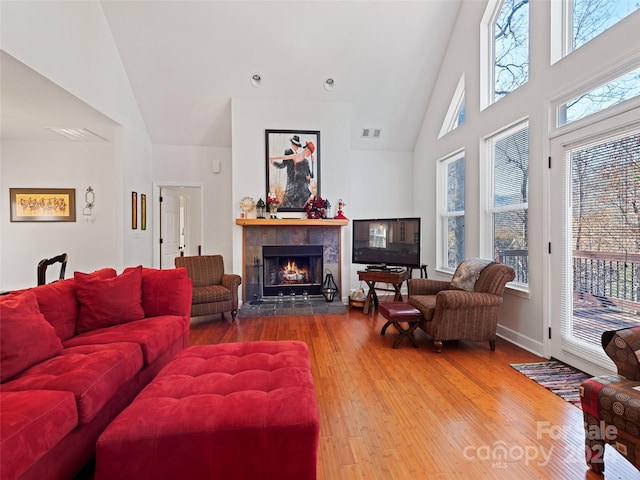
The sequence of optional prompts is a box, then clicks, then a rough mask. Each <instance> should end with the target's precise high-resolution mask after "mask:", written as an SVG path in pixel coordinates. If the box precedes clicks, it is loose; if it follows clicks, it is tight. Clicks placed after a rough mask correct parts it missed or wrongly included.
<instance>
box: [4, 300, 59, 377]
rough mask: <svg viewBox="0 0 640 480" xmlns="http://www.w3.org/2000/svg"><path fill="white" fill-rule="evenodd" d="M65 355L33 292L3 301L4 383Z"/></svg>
mask: <svg viewBox="0 0 640 480" xmlns="http://www.w3.org/2000/svg"><path fill="white" fill-rule="evenodd" d="M61 351H62V343H61V342H60V339H59V338H58V336H57V335H56V330H55V328H53V326H52V325H51V324H50V323H49V322H47V320H46V319H45V318H44V315H42V313H40V309H39V308H38V299H37V298H36V295H35V294H34V293H33V292H32V291H27V292H24V293H22V294H20V295H8V296H5V297H0V382H4V381H5V380H6V379H8V378H11V377H13V376H14V375H16V374H17V373H20V372H22V371H23V370H26V369H27V368H29V367H31V366H33V365H35V364H36V363H39V362H41V361H43V360H46V359H47V358H51V357H53V356H54V355H57V354H58V353H60V352H61Z"/></svg>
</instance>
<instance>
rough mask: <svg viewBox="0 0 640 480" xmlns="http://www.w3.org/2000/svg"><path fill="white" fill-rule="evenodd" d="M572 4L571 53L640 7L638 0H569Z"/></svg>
mask: <svg viewBox="0 0 640 480" xmlns="http://www.w3.org/2000/svg"><path fill="white" fill-rule="evenodd" d="M567 1H568V2H569V4H570V9H571V16H570V17H569V20H570V22H571V25H570V27H568V28H567V29H568V30H570V31H571V32H572V35H571V38H572V44H571V45H569V46H568V47H569V48H568V51H567V52H566V53H569V52H571V51H573V50H576V49H577V48H580V47H581V46H582V45H584V44H585V43H587V42H588V41H590V40H592V39H594V38H595V37H597V36H598V35H600V34H601V33H602V32H604V31H605V30H607V29H608V28H610V27H612V26H613V25H615V24H616V23H618V22H619V21H620V20H622V19H623V18H625V17H627V16H628V15H630V14H632V13H633V12H635V11H636V10H637V9H638V8H640V2H638V0H567Z"/></svg>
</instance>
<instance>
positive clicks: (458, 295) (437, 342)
mask: <svg viewBox="0 0 640 480" xmlns="http://www.w3.org/2000/svg"><path fill="white" fill-rule="evenodd" d="M463 264H464V261H463V262H462V263H461V265H463ZM459 268H460V267H459ZM514 278H515V272H514V270H513V268H511V267H509V266H507V265H504V264H501V263H491V264H489V265H487V266H486V267H484V269H483V270H482V271H481V272H480V274H479V276H478V278H477V280H476V281H475V285H474V286H473V291H466V290H460V289H456V288H454V287H452V285H451V282H447V281H442V280H432V279H428V278H414V279H409V281H408V285H409V300H408V301H409V303H410V304H411V305H413V306H414V307H415V308H417V309H418V310H420V312H421V313H422V319H421V320H420V321H419V323H418V327H419V328H421V329H422V330H424V331H425V332H426V333H427V334H428V335H429V336H431V337H432V338H433V343H434V346H435V349H436V352H441V351H442V342H443V341H444V340H468V341H473V342H482V341H485V340H488V341H489V347H490V348H491V350H492V351H493V350H495V348H496V328H497V325H498V313H499V310H500V305H502V298H503V293H504V288H505V285H506V284H507V282H510V281H512V280H513V279H514Z"/></svg>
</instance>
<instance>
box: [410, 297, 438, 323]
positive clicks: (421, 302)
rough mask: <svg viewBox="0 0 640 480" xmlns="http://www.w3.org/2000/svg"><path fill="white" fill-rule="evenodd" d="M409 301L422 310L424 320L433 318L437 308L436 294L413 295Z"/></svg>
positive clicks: (427, 320)
mask: <svg viewBox="0 0 640 480" xmlns="http://www.w3.org/2000/svg"><path fill="white" fill-rule="evenodd" d="M408 302H409V304H410V305H412V306H414V307H416V308H417V309H418V310H420V313H422V319H423V320H424V321H426V322H429V321H431V320H433V313H434V312H435V310H436V296H435V295H411V296H410V297H409V300H408Z"/></svg>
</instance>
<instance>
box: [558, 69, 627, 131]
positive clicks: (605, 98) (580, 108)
mask: <svg viewBox="0 0 640 480" xmlns="http://www.w3.org/2000/svg"><path fill="white" fill-rule="evenodd" d="M638 96H640V68H636V69H634V70H632V71H631V72H629V73H626V74H624V75H621V76H619V77H618V78H616V79H614V80H611V81H610V82H607V83H605V84H604V85H601V86H599V87H596V88H593V89H591V90H589V91H588V92H586V93H582V94H580V95H576V96H575V97H573V98H572V99H570V100H569V101H568V102H566V103H562V104H560V105H559V106H558V118H557V122H556V126H558V127H561V126H563V125H566V124H568V123H572V122H575V121H577V120H580V119H582V118H585V117H588V116H589V115H593V114H594V113H598V112H600V111H603V110H606V109H608V108H611V107H614V106H615V105H618V104H619V103H622V102H625V101H627V100H631V99H632V98H635V97H638Z"/></svg>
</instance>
